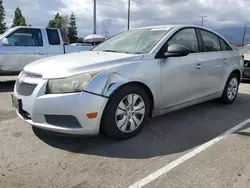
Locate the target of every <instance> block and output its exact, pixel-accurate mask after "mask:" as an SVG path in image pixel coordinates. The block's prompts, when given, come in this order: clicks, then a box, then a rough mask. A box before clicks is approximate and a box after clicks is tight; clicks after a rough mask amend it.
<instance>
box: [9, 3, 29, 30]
mask: <svg viewBox="0 0 250 188" xmlns="http://www.w3.org/2000/svg"><path fill="white" fill-rule="evenodd" d="M16 26H27V24H26V20H25V18H24V17H23V14H22V11H21V9H20V8H19V7H17V8H16V10H15V13H14V19H13V24H12V26H11V27H16Z"/></svg>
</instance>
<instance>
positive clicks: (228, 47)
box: [220, 38, 233, 51]
mask: <svg viewBox="0 0 250 188" xmlns="http://www.w3.org/2000/svg"><path fill="white" fill-rule="evenodd" d="M220 45H221V50H222V51H230V50H233V49H232V48H231V47H230V46H229V45H228V44H227V43H226V42H225V41H224V40H223V39H221V38H220Z"/></svg>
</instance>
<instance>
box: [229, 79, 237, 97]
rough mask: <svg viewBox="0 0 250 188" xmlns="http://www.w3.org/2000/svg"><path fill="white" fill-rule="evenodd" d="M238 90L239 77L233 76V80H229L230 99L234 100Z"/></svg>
mask: <svg viewBox="0 0 250 188" xmlns="http://www.w3.org/2000/svg"><path fill="white" fill-rule="evenodd" d="M237 91H238V80H237V78H235V77H233V78H232V79H231V81H230V82H229V84H228V88H227V97H228V99H229V100H233V99H234V98H235V97H236V95H237Z"/></svg>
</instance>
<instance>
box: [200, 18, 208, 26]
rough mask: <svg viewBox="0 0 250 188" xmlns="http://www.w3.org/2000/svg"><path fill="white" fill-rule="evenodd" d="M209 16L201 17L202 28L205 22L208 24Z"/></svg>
mask: <svg viewBox="0 0 250 188" xmlns="http://www.w3.org/2000/svg"><path fill="white" fill-rule="evenodd" d="M206 17H207V16H200V18H201V26H203V25H204V22H206V21H207V20H206V19H205V18H206Z"/></svg>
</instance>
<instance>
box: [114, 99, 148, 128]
mask: <svg viewBox="0 0 250 188" xmlns="http://www.w3.org/2000/svg"><path fill="white" fill-rule="evenodd" d="M144 115H145V103H144V101H143V99H142V98H141V97H140V96H139V95H137V94H129V95H127V96H126V97H124V98H123V99H122V100H121V101H120V103H119V104H118V106H117V108H116V113H115V122H116V126H117V127H118V128H119V130H120V131H122V132H125V133H130V132H133V131H135V130H136V129H137V128H138V127H139V126H140V125H141V123H142V121H143V119H144Z"/></svg>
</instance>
